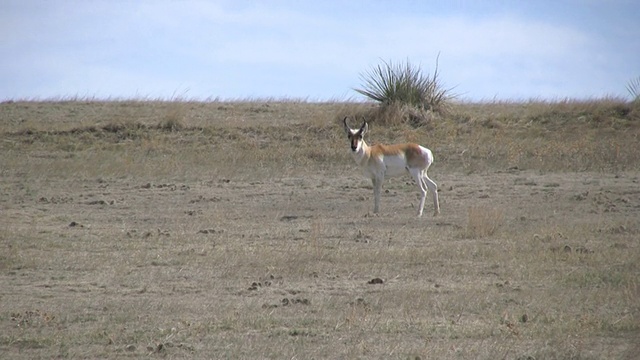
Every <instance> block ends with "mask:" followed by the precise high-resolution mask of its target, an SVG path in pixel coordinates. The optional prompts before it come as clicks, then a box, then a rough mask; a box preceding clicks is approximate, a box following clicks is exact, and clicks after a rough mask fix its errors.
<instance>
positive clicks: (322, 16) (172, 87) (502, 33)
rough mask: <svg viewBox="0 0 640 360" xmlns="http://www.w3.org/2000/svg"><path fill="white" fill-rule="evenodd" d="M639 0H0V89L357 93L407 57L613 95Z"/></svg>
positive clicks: (494, 84)
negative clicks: (366, 78) (383, 67)
mask: <svg viewBox="0 0 640 360" xmlns="http://www.w3.org/2000/svg"><path fill="white" fill-rule="evenodd" d="M639 18H640V2H639V1H637V0H555V1H552V0H549V1H547V0H540V1H518V0H513V1H506V0H504V1H471V0H469V1H464V0H459V1H455V0H450V1H417V0H414V1H409V0H399V1H364V0H356V1H348V0H338V1H334V0H323V1H320V0H314V1H242V0H229V1H187V0H154V1H151V0H140V1H125V0H110V1H106V0H86V1H80V0H77V1H75V0H68V1H64V0H57V1H56V0H51V1H46V0H41V1H37V0H2V2H0V35H1V37H0V38H1V40H0V100H9V99H14V100H17V99H49V98H69V97H82V98H85V97H87V98H111V99H114V98H117V99H123V98H142V99H145V98H153V99H155V98H163V99H170V98H176V97H179V98H188V99H200V100H206V99H214V98H220V99H246V98H276V99H278V98H296V99H298V98H300V99H307V100H309V101H324V100H347V99H361V97H360V95H358V94H357V93H356V92H355V91H353V88H354V87H359V86H360V85H361V84H362V80H361V79H360V74H362V73H364V72H366V71H367V70H369V69H370V68H371V67H372V66H375V65H377V64H379V63H380V62H381V61H382V60H384V61H393V62H399V61H405V60H407V59H408V60H409V61H411V62H412V63H413V64H415V65H421V67H422V69H423V71H424V72H426V73H431V72H432V71H433V68H434V66H435V60H436V57H437V56H438V54H440V61H439V71H440V76H441V80H442V81H443V82H444V84H445V85H446V86H447V87H454V86H455V90H454V91H455V92H456V93H459V94H461V98H462V99H466V100H473V101H478V100H492V99H498V100H528V99H532V98H535V99H548V100H554V99H564V98H599V97H604V96H621V97H627V96H628V94H627V91H626V89H625V86H626V84H627V83H628V82H629V80H631V79H633V78H636V77H638V76H640V21H638V19H639Z"/></svg>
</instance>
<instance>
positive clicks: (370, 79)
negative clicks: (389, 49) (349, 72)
mask: <svg viewBox="0 0 640 360" xmlns="http://www.w3.org/2000/svg"><path fill="white" fill-rule="evenodd" d="M360 78H361V79H362V81H363V82H364V83H363V86H362V88H361V89H354V90H355V91H357V92H358V93H360V94H362V95H364V96H366V97H367V98H369V99H371V100H374V101H377V102H379V103H380V104H381V105H383V106H384V105H392V104H394V105H397V104H401V105H409V106H411V107H415V108H417V109H420V110H430V111H435V112H439V111H441V110H443V108H444V105H445V104H446V102H447V100H449V99H450V98H451V97H453V96H452V95H451V94H450V89H445V88H444V87H443V86H442V84H441V82H440V79H439V77H438V61H437V59H436V68H435V70H434V72H433V75H431V76H429V75H425V74H423V73H422V70H421V69H420V68H419V67H416V66H414V65H413V64H411V63H410V62H409V61H408V60H407V61H406V62H405V63H399V64H394V63H393V62H391V61H389V62H386V61H383V62H382V64H379V65H377V66H375V67H373V68H372V69H370V70H369V71H367V72H365V73H363V74H360Z"/></svg>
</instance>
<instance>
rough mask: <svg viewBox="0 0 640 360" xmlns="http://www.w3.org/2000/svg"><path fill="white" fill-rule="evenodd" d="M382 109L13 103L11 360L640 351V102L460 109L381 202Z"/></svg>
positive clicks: (8, 186) (401, 128)
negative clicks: (423, 180) (367, 163)
mask: <svg viewBox="0 0 640 360" xmlns="http://www.w3.org/2000/svg"><path fill="white" fill-rule="evenodd" d="M372 106H373V105H370V104H353V103H320V104H316V103H307V102H296V101H282V102H279V101H259V100H255V101H244V102H240V101H239V102H216V101H213V102H206V103H201V102H188V101H183V102H180V101H175V102H162V101H109V102H98V101H83V100H82V99H75V100H70V101H39V102H38V101H34V102H20V101H15V102H11V101H10V102H5V103H3V104H0V174H1V177H0V211H1V212H0V250H1V251H0V358H2V359H35V358H63V359H65V358H211V359H224V358H232V359H235V358H251V359H263V358H264V359H267V358H270V359H357V358H359V359H514V360H516V359H518V360H524V359H530V360H533V359H635V358H637V356H638V354H639V353H640V345H639V344H640V109H638V107H637V105H632V104H630V103H626V102H623V101H617V100H611V99H605V100H593V101H585V102H579V101H559V102H553V103H545V102H535V101H532V102H528V103H527V102H524V103H500V102H496V103H487V104H454V105H453V106H452V108H451V109H450V110H449V112H448V113H447V114H446V115H443V116H435V117H434V118H433V119H432V120H431V121H430V122H429V123H426V124H423V125H422V126H420V127H412V126H410V125H406V124H402V123H396V124H393V123H392V124H386V125H383V124H381V123H377V122H375V121H373V122H372V124H371V127H370V133H369V135H368V138H367V141H368V142H369V143H370V144H371V143H375V142H396V141H415V142H419V143H421V144H423V145H425V146H428V147H430V148H431V149H432V150H433V152H434V155H435V163H434V165H433V166H432V168H431V169H430V172H429V174H430V177H431V178H432V179H433V180H434V181H436V182H437V183H438V185H439V194H440V201H441V204H440V205H441V210H442V214H441V215H440V216H438V217H431V216H426V214H431V213H432V210H433V209H432V207H431V206H432V205H431V202H430V201H427V205H426V207H425V217H423V218H416V217H415V206H416V205H417V196H418V192H417V189H416V187H415V185H414V184H413V183H412V182H411V179H410V177H409V176H407V177H404V178H396V179H391V180H387V181H386V183H385V185H384V189H385V190H384V193H383V196H382V201H381V214H380V215H373V214H372V213H371V211H372V209H373V193H372V187H371V183H370V181H369V180H367V179H364V178H363V177H362V175H361V173H360V171H359V170H358V169H357V168H356V165H355V164H354V163H353V160H352V159H351V157H350V155H349V151H350V150H349V147H348V143H347V140H346V137H345V135H344V132H343V128H342V125H341V123H340V121H341V119H342V118H343V117H344V116H346V115H350V116H357V115H361V114H368V113H371V112H372V111H373V110H372Z"/></svg>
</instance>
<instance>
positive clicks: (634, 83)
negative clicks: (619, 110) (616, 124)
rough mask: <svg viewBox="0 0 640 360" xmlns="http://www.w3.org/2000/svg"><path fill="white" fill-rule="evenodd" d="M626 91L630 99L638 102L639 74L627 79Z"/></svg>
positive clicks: (639, 100)
mask: <svg viewBox="0 0 640 360" xmlns="http://www.w3.org/2000/svg"><path fill="white" fill-rule="evenodd" d="M627 91H628V92H629V94H630V95H631V101H633V102H640V76H638V77H637V78H635V79H631V80H629V82H628V83H627Z"/></svg>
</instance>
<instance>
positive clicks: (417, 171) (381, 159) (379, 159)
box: [344, 118, 440, 216]
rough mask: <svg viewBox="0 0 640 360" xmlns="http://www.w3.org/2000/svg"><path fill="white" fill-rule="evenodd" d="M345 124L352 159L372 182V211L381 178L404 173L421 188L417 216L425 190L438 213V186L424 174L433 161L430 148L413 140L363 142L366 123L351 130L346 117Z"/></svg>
mask: <svg viewBox="0 0 640 360" xmlns="http://www.w3.org/2000/svg"><path fill="white" fill-rule="evenodd" d="M344 127H345V131H346V132H347V136H348V138H349V141H350V143H351V155H352V156H353V159H354V160H355V162H356V163H357V164H358V165H359V166H360V167H361V168H362V169H363V170H364V172H365V175H366V176H367V177H369V178H370V179H371V181H372V183H373V195H374V207H373V212H374V213H378V212H380V192H381V190H382V183H383V182H384V179H385V178H386V177H394V176H400V175H403V174H405V173H407V172H408V173H409V174H411V176H412V177H413V178H414V180H415V181H416V184H417V185H418V188H419V190H420V204H419V205H418V216H422V212H423V209H424V203H425V199H426V196H427V192H431V197H432V199H433V206H434V208H435V210H434V215H437V214H439V213H440V205H439V201H438V186H437V185H436V183H435V182H434V181H433V180H431V179H429V177H428V176H427V169H428V168H429V166H431V164H432V163H433V154H432V153H431V150H429V149H427V148H425V147H423V146H420V145H418V144H413V143H408V144H395V145H382V144H379V145H373V146H369V145H367V143H366V142H365V141H364V134H365V133H366V132H367V129H368V125H367V123H366V122H365V123H364V124H363V125H362V127H361V128H360V129H358V130H354V129H351V128H349V126H348V125H347V119H346V118H345V119H344Z"/></svg>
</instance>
